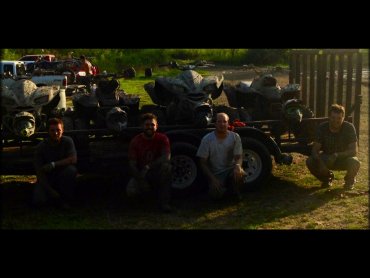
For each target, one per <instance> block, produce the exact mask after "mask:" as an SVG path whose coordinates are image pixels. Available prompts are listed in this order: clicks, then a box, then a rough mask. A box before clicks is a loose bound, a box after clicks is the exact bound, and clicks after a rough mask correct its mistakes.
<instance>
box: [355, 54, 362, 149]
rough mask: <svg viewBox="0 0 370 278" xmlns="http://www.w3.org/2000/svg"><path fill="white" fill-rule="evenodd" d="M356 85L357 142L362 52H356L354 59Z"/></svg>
mask: <svg viewBox="0 0 370 278" xmlns="http://www.w3.org/2000/svg"><path fill="white" fill-rule="evenodd" d="M356 63H357V64H356V85H355V104H356V106H355V115H354V125H355V128H356V131H357V137H358V142H360V114H361V102H362V93H361V84H362V54H361V53H357V61H356Z"/></svg>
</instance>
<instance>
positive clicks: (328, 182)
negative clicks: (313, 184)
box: [321, 181, 333, 188]
mask: <svg viewBox="0 0 370 278" xmlns="http://www.w3.org/2000/svg"><path fill="white" fill-rule="evenodd" d="M332 185H333V183H332V182H331V181H324V182H322V183H321V188H329V187H331V186H332Z"/></svg>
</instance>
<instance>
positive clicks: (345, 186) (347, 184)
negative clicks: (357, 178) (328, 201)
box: [344, 182, 355, 190]
mask: <svg viewBox="0 0 370 278" xmlns="http://www.w3.org/2000/svg"><path fill="white" fill-rule="evenodd" d="M354 188H355V183H354V182H352V183H350V182H346V183H345V184H344V189H345V190H352V189H354Z"/></svg>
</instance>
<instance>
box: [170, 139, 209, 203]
mask: <svg viewBox="0 0 370 278" xmlns="http://www.w3.org/2000/svg"><path fill="white" fill-rule="evenodd" d="M196 153H197V148H196V147H195V146H194V145H192V144H189V143H183V142H179V143H174V144H173V145H172V146H171V165H172V185H171V186H172V192H173V194H174V195H177V196H186V195H189V194H194V193H198V192H199V191H200V189H201V184H202V183H200V182H199V181H200V180H201V177H202V175H201V173H200V171H199V170H198V165H197V162H196Z"/></svg>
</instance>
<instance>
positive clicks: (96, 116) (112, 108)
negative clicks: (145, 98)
mask: <svg viewBox="0 0 370 278" xmlns="http://www.w3.org/2000/svg"><path fill="white" fill-rule="evenodd" d="M110 77H112V78H110ZM117 78H118V76H116V75H106V77H105V78H99V79H97V80H96V81H97V84H93V85H92V89H91V91H90V92H87V91H83V92H80V93H77V94H75V95H74V96H73V97H72V102H73V106H74V111H72V112H70V113H69V114H67V115H68V116H69V117H70V118H71V119H72V122H73V129H76V130H85V129H94V128H96V129H105V128H107V129H110V130H112V131H115V132H120V131H122V130H123V129H125V128H126V127H127V126H130V125H135V123H136V121H135V118H136V117H135V115H136V114H138V110H139V102H140V99H139V97H137V96H133V95H128V94H126V93H125V92H124V91H123V90H119V87H120V84H119V81H118V80H117ZM129 115H130V117H131V116H132V119H129Z"/></svg>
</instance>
